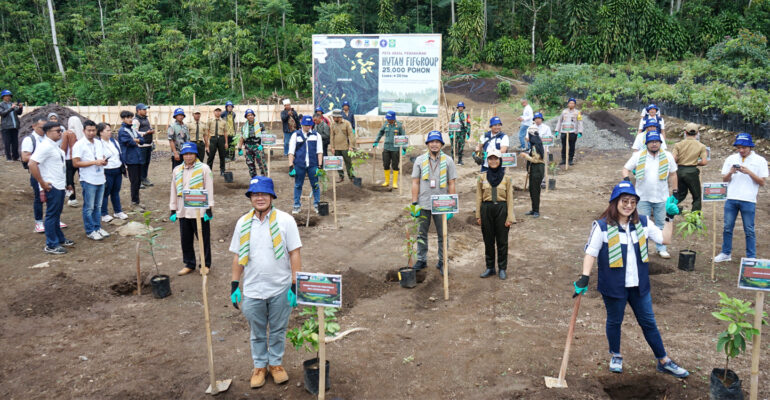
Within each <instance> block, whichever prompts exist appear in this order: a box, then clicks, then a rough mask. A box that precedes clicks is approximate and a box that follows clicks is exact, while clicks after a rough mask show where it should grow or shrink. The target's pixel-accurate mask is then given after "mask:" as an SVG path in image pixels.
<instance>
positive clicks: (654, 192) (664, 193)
mask: <svg viewBox="0 0 770 400" xmlns="http://www.w3.org/2000/svg"><path fill="white" fill-rule="evenodd" d="M640 153H641V151H637V152H636V153H634V155H632V156H631V158H629V159H628V161H627V162H626V165H624V168H625V169H627V170H629V171H633V170H635V169H636V164H637V162H638V161H639V154H640ZM663 154H665V156H666V157H668V176H669V177H671V174H673V173H675V172H676V169H677V168H676V161H674V156H673V155H671V153H669V152H667V151H662V150H661V151H658V154H657V155H656V156H655V157H653V156H652V155H650V153H647V160H646V162H645V168H644V178H643V179H642V181H641V182H636V184H635V185H634V186H635V187H636V194H638V195H639V200H640V201H649V202H650V203H664V202H665V201H666V199H667V198H668V179H667V180H660V179H658V166H659V165H660V162H659V160H660V157H661V156H662V155H663Z"/></svg>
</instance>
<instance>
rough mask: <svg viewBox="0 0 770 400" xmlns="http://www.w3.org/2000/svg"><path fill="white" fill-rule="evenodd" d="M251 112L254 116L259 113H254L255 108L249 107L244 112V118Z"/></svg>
mask: <svg viewBox="0 0 770 400" xmlns="http://www.w3.org/2000/svg"><path fill="white" fill-rule="evenodd" d="M249 114H251V115H254V116H256V115H257V114H254V110H252V109H251V108H247V109H246V112H245V113H243V118H246V117H247V116H248V115H249Z"/></svg>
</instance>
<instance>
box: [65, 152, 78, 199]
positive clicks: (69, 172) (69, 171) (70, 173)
mask: <svg viewBox="0 0 770 400" xmlns="http://www.w3.org/2000/svg"><path fill="white" fill-rule="evenodd" d="M64 164H65V165H66V170H65V171H64V175H65V177H66V178H67V186H69V187H71V188H72V194H71V195H70V198H69V200H75V198H76V196H75V193H76V192H77V190H75V172H77V170H78V169H77V168H75V166H74V165H72V160H66V161H64Z"/></svg>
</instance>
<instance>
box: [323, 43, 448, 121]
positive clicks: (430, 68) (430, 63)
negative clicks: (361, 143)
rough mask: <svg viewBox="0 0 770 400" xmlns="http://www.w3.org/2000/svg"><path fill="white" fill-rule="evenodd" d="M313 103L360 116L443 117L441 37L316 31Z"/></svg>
mask: <svg viewBox="0 0 770 400" xmlns="http://www.w3.org/2000/svg"><path fill="white" fill-rule="evenodd" d="M312 49H313V50H312V51H313V104H314V105H315V106H316V107H323V109H324V110H326V111H328V110H331V109H334V108H342V102H343V101H348V102H349V103H350V109H351V111H352V112H353V113H354V114H357V115H384V114H385V113H386V112H388V111H395V112H396V114H397V115H400V116H418V117H436V116H438V104H439V102H438V100H439V85H440V79H441V35H440V34H408V35H406V34H405V35H386V34H381V35H377V34H374V35H313V47H312Z"/></svg>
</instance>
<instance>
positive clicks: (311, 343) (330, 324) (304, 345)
mask: <svg viewBox="0 0 770 400" xmlns="http://www.w3.org/2000/svg"><path fill="white" fill-rule="evenodd" d="M317 315H318V310H317V309H316V307H315V306H311V307H303V308H302V311H301V312H300V313H299V316H300V317H305V318H306V319H305V322H303V323H302V325H301V326H298V327H296V328H293V329H290V330H289V331H288V332H286V338H287V339H289V343H291V345H292V346H294V348H295V349H296V350H300V349H304V350H305V351H307V352H308V353H310V352H316V356H318V320H317V319H316V316H317ZM339 330H340V324H338V323H337V309H336V308H333V307H324V331H325V333H326V336H328V337H333V336H335V335H336V334H337V332H339Z"/></svg>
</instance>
